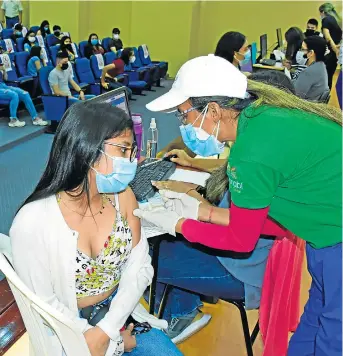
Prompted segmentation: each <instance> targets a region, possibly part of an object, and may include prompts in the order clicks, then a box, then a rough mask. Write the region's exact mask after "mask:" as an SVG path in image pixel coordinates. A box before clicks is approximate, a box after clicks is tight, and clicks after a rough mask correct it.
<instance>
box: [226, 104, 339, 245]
mask: <svg viewBox="0 0 343 356" xmlns="http://www.w3.org/2000/svg"><path fill="white" fill-rule="evenodd" d="M228 176H229V181H230V184H229V186H230V192H231V199H232V201H233V203H234V204H235V205H236V206H238V207H242V208H248V209H261V208H265V207H268V206H270V210H269V216H270V217H271V218H273V219H274V220H276V221H277V222H278V223H280V224H281V225H283V226H284V227H285V228H287V229H288V230H290V231H291V232H293V233H294V234H295V235H297V236H298V237H300V238H302V239H304V240H306V241H308V242H309V243H310V244H311V245H312V246H313V247H315V248H323V247H327V246H332V245H335V244H337V243H339V242H341V241H342V128H341V126H339V125H338V124H335V123H333V122H331V121H329V120H327V119H323V118H321V117H319V116H316V115H313V114H310V113H306V112H304V111H301V110H291V109H282V108H274V107H269V106H261V107H259V108H253V107H248V108H247V109H245V110H244V111H243V112H242V113H241V114H240V116H239V119H238V130H237V139H236V142H235V144H234V145H233V147H232V149H231V152H230V158H229V163H228Z"/></svg>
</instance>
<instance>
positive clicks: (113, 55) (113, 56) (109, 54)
mask: <svg viewBox="0 0 343 356" xmlns="http://www.w3.org/2000/svg"><path fill="white" fill-rule="evenodd" d="M104 58H105V65H106V66H107V65H108V64H111V63H113V61H114V60H115V59H117V54H116V53H114V52H112V51H110V52H107V53H105V55H104Z"/></svg>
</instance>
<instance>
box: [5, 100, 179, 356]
mask: <svg viewBox="0 0 343 356" xmlns="http://www.w3.org/2000/svg"><path fill="white" fill-rule="evenodd" d="M136 152H137V146H136V143H135V142H134V135H133V123H132V120H131V119H130V118H129V117H128V116H127V115H126V114H125V113H124V112H123V111H122V110H120V109H118V108H115V107H112V106H111V105H110V104H107V103H102V104H96V103H92V102H91V101H90V102H82V103H77V104H74V105H73V106H72V107H71V108H70V109H69V110H68V111H67V112H66V114H65V115H64V117H63V119H62V121H61V122H60V124H59V127H58V130H57V132H56V136H55V138H54V142H53V145H52V149H51V153H50V157H49V161H48V164H47V167H46V169H45V171H44V173H43V176H42V178H41V180H40V182H39V183H38V185H37V187H36V189H35V190H34V192H33V193H32V194H31V195H30V196H29V197H28V199H27V200H26V201H25V203H24V205H23V206H22V207H21V209H20V210H19V212H18V214H17V216H16V218H15V220H14V222H13V224H12V227H11V230H10V236H11V241H12V251H13V261H14V267H15V269H16V271H17V273H18V275H19V276H20V278H21V279H22V280H23V281H24V283H25V284H26V285H27V286H28V287H29V288H30V289H31V290H32V291H33V292H34V293H36V294H37V295H38V296H39V297H40V298H41V299H43V300H44V301H45V302H47V303H49V304H51V305H52V307H54V308H56V309H57V310H59V311H60V312H62V313H63V314H65V315H66V316H67V317H69V318H71V319H72V320H73V321H74V323H75V324H76V325H77V327H78V328H79V330H80V331H81V332H83V333H84V336H85V339H86V342H87V344H88V347H89V350H90V352H91V354H92V355H93V356H94V355H95V356H103V355H106V356H113V355H122V354H123V353H124V354H126V352H131V351H132V353H131V355H132V356H134V355H135V356H136V355H137V356H148V355H149V356H160V355H169V356H170V355H172V356H178V355H182V354H181V353H180V351H178V349H177V348H176V346H175V345H174V344H173V343H172V342H171V341H170V339H169V338H168V337H167V336H166V335H165V334H164V333H163V332H162V331H160V330H157V329H155V328H153V329H151V330H149V328H150V325H151V326H155V327H156V328H160V329H161V328H165V327H166V326H167V325H166V324H167V323H166V322H165V321H162V320H158V319H156V318H154V317H153V316H151V315H150V314H148V313H147V312H145V313H144V308H142V307H140V305H139V299H140V298H141V296H142V294H143V292H144V291H145V289H146V288H147V286H148V285H149V284H150V283H151V279H152V276H153V269H152V266H151V263H150V262H151V259H150V257H149V248H148V243H147V240H146V238H145V236H144V234H141V226H140V221H139V219H138V218H136V217H135V216H133V213H132V212H133V210H134V209H135V208H136V207H137V202H136V199H135V196H134V194H133V193H132V191H131V189H130V188H128V184H129V183H130V181H131V180H132V179H133V177H134V175H135V173H136V168H137V159H136ZM142 309H143V310H142ZM130 315H132V317H133V318H135V316H137V317H139V318H138V319H140V320H145V321H148V322H149V324H150V325H149V324H148V325H143V331H147V330H149V331H148V332H144V333H141V334H140V335H137V340H136V337H135V336H134V334H135V329H133V324H131V323H129V325H127V324H128V323H127V320H128V318H129V317H130ZM125 324H126V326H125V328H124V325H125ZM141 329H142V328H141ZM50 334H51V332H50ZM136 345H137V347H136ZM55 351H56V353H53V352H52V354H53V355H61V354H62V353H61V348H57V349H56V350H55Z"/></svg>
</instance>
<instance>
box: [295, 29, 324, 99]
mask: <svg viewBox="0 0 343 356" xmlns="http://www.w3.org/2000/svg"><path fill="white" fill-rule="evenodd" d="M325 50H326V41H325V39H324V38H322V37H319V36H310V37H307V38H305V39H304V42H303V44H302V52H303V56H304V58H306V59H307V61H306V66H307V68H306V69H304V70H303V71H302V72H301V73H300V74H299V76H298V78H297V79H296V80H294V88H295V92H296V94H297V95H298V96H299V97H301V98H303V99H306V100H319V99H320V98H321V97H322V95H323V94H324V93H329V91H330V89H329V85H328V74H327V71H326V66H325V63H324V56H325Z"/></svg>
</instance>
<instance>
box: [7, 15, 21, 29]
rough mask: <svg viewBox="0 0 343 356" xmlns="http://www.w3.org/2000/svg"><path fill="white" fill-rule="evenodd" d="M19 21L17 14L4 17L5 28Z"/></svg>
mask: <svg viewBox="0 0 343 356" xmlns="http://www.w3.org/2000/svg"><path fill="white" fill-rule="evenodd" d="M18 22H19V16H16V17H12V18H9V17H6V28H13V27H14V25H15V24H16V23H18Z"/></svg>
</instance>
